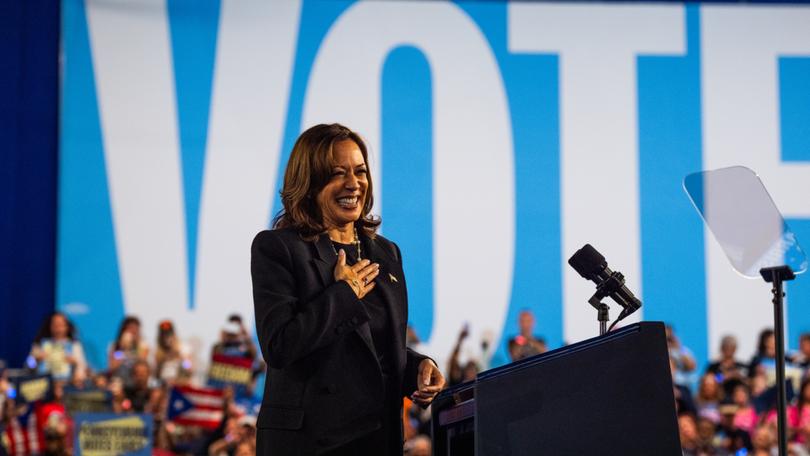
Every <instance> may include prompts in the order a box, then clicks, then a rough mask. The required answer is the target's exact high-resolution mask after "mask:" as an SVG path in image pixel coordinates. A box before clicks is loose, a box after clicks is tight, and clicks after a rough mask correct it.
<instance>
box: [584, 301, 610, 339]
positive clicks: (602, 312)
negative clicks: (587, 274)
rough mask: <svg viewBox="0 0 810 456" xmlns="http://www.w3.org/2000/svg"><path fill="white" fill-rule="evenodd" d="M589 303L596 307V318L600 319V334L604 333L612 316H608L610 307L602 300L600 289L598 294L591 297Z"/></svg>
mask: <svg viewBox="0 0 810 456" xmlns="http://www.w3.org/2000/svg"><path fill="white" fill-rule="evenodd" d="M588 304H590V305H592V306H593V307H594V309H596V320H597V321H599V335H600V336H601V335H604V334H605V333H606V332H607V322H608V321H610V317H609V316H608V312H609V311H610V307H608V305H607V304H605V303H604V302H602V301H601V298H600V297H599V291H598V290H597V292H596V294H595V295H593V296H591V299H589V300H588Z"/></svg>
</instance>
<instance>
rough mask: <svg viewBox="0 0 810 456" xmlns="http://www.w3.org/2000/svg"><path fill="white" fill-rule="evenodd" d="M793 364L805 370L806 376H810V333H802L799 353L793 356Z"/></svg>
mask: <svg viewBox="0 0 810 456" xmlns="http://www.w3.org/2000/svg"><path fill="white" fill-rule="evenodd" d="M791 361H792V362H793V364H796V365H797V366H799V367H801V368H802V369H804V375H805V376H807V375H810V373H809V372H808V370H809V369H810V332H806V333H802V334H801V335H800V336H799V351H798V352H797V353H796V354H794V355H793V357H792V359H791Z"/></svg>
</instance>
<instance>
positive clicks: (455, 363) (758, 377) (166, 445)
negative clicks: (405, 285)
mask: <svg viewBox="0 0 810 456" xmlns="http://www.w3.org/2000/svg"><path fill="white" fill-rule="evenodd" d="M534 324H535V320H534V316H533V315H532V313H531V312H530V311H523V312H521V313H520V315H519V318H518V331H517V334H516V335H515V336H514V337H512V338H511V339H509V341H508V353H509V356H510V358H511V359H512V360H513V361H515V360H519V359H523V358H526V357H529V356H533V355H536V354H540V353H543V352H545V351H546V350H547V346H546V343H545V341H544V340H543V338H542V337H540V336H537V335H536V334H534ZM469 333H470V332H469V328H468V327H467V326H466V325H465V326H464V327H463V328H462V329H461V331H460V332H459V336H458V339H457V341H456V344H455V346H454V348H453V351H452V352H451V353H450V356H448V358H447V365H446V368H445V372H446V374H447V375H446V378H447V380H448V385H450V386H452V385H456V384H459V383H463V382H467V381H470V380H473V379H475V376H476V375H477V374H478V373H479V372H480V371H481V370H483V369H484V368H486V364H485V362H486V359H487V358H488V357H489V356H491V354H490V353H489V348H490V347H489V341H486V340H485V341H482V343H481V346H480V351H478V354H479V355H480V356H468V357H467V358H468V359H465V360H464V361H463V362H462V361H461V360H460V359H461V355H460V354H461V351H462V345H463V344H464V343H465V341H466V340H468V338H469ZM408 336H409V344H410V345H417V344H418V338H417V337H416V334H415V333H414V332H413V330H411V329H409V334H408ZM667 342H668V345H669V352H670V366H671V370H672V378H673V385H674V390H673V393H674V397H675V402H676V411H677V417H678V426H679V431H680V439H681V445H682V447H683V450H684V454H685V455H701V456H703V455H738V454H753V455H771V454H775V451H776V443H777V437H776V420H777V419H776V411H775V409H776V392H775V366H776V348H775V347H776V346H775V338H774V332H773V331H772V330H770V329H766V330H763V331H762V333H761V334H760V335H759V342H758V345H757V351H756V353H755V354H754V356H753V357H752V358H751V359H750V360H748V361H746V362H744V361H742V360H741V359H740V358H739V357H738V355H737V341H736V339H735V338H734V337H733V336H725V337H723V338H722V340H721V343H720V347H719V354H718V356H717V358H716V359H713V360H711V361H710V362H709V363H708V364H707V366H705V368H703V369H701V368H700V367H699V366H698V365H697V362H696V360H695V357H694V355H693V354H692V352H691V351H690V350H689V349H688V348H687V347H686V346H684V345H683V344H682V343H681V342H680V341H679V339H678V337H677V335H676V334H675V331H674V329H673V328H672V327H669V326H668V327H667ZM477 348H478V347H477ZM211 355H212V357H213V356H214V355H224V356H229V357H237V358H242V359H244V360H250V363H252V364H249V365H251V366H252V367H251V372H252V377H251V382H250V384H249V385H247V386H246V387H245V388H234V387H233V386H232V385H219V388H220V390H221V393H222V396H221V397H222V402H221V403H222V406H221V412H222V413H221V415H220V416H221V419H220V420H219V422H218V424H217V425H216V427H208V428H206V427H199V426H195V425H188V424H185V423H183V422H182V421H180V422H176V421H173V420H172V419H171V417H170V413H169V410H168V409H169V402H170V397H171V391H172V389H173V388H177V387H182V386H188V385H194V384H196V383H199V378H200V376H199V375H197V374H199V372H197V371H198V370H199V368H198V366H195V365H194V364H193V359H194V356H193V354H192V353H191V350H190V349H189V347H188V346H187V345H186V344H184V343H183V342H182V339H181V337H180V335H179V334H178V332H177V329H176V328H175V325H174V323H173V322H171V321H168V320H165V321H162V322H160V323H159V326H158V328H157V338H156V340H155V342H154V344H150V343H149V341H147V340H145V338H144V337H143V336H142V334H141V323H140V321H139V320H138V318H137V317H134V316H127V317H126V318H124V319H123V321H122V322H121V324H120V327H119V329H118V332H117V336H116V338H115V340H114V341H112V342H111V343H110V345H109V350H108V357H107V368H106V369H104V370H96V369H93V368H92V367H91V366H90V365H89V363H88V362H87V360H86V358H85V355H84V350H83V349H82V344H81V342H80V340H79V337H78V334H77V331H76V329H75V327H74V326H73V324H72V323H71V322H70V321H69V319H68V318H67V317H66V316H65V315H64V314H62V313H59V312H55V313H53V314H52V315H51V316H49V317H48V318H47V320H46V321H45V322H44V323H43V325H42V328H41V329H40V331H39V333H38V334H37V335H36V337H35V338H34V341H33V343H32V347H31V353H30V356H29V357H28V359H27V361H26V366H24V367H23V368H22V369H7V368H5V366H4V365H3V364H0V412H1V413H2V414H1V415H0V416H2V424H1V426H2V428H1V429H0V436H2V442H3V445H0V454H10V455H15V454H53V455H70V454H72V451H73V446H74V439H73V434H74V432H73V431H74V425H75V423H74V422H73V419H72V416H71V410H70V408H71V407H70V404H68V402H69V401H67V400H66V399H67V397H69V396H70V394H71V392H76V391H89V390H93V391H103V392H105V393H106V396H105V397H106V398H107V400H108V402H107V404H108V412H110V413H115V414H129V413H136V414H148V415H149V416H151V418H152V421H153V423H154V425H153V426H152V428H151V430H152V446H153V452H154V454H166V455H169V454H207V455H239V456H245V455H251V454H255V435H256V413H257V410H258V406H257V404H258V402H260V401H261V398H255V397H254V396H255V394H254V387H255V384H256V381H257V380H259V379H260V376H261V374H262V372H263V371H264V368H265V366H264V364H263V362H262V361H261V356H260V355H259V353H258V351H257V348H256V345H255V343H254V342H253V339H252V337H251V336H250V332H249V331H248V329H247V328H246V327H245V325H244V323H243V322H242V319H241V318H240V316H239V315H232V316H230V317H229V319H228V320H227V321H226V322H224V324H223V326H222V330H221V334H220V340H219V341H218V342H217V343H216V344H215V345H214V346H213V347H212V349H211ZM785 362H786V365H787V372H788V379H789V380H790V381H789V383H788V399H789V401H790V402H789V407H788V410H787V424H788V439H789V445H790V452H791V453H790V454H793V455H796V456H801V455H810V333H805V334H802V335H801V337H800V340H799V350H798V351H797V352H795V353H790V354H789V355H788V356H787V358H786V360H785ZM21 374H22V375H27V376H37V375H47V376H48V377H49V378H50V385H51V386H50V389H49V393H48V394H47V397H45V398H43V400H42V401H40V403H38V404H36V409H35V410H34V409H33V408H32V407H33V406H32V405H31V404H24V403H23V402H22V401H21V399H20V397H19V396H20V395H19V392H18V391H15V390H14V382H13V381H12V380H13V379H12V378H11V377H12V376H13V375H21ZM196 386H210V385H196ZM251 404H252V405H251ZM27 415H30V416H32V417H33V418H29V419H35V426H36V427H37V432H36V434H31V435H36V436H37V437H36V438H37V439H38V440H39V441H38V442H30V441H28V439H29V434H28V433H27V432H25V431H27V429H28V428H27V427H26V424H25V423H22V422H21V420H22V419H23V418H25V417H26V416H27ZM403 418H404V420H403V422H404V427H403V431H404V439H405V446H404V452H405V454H406V455H416V456H420V455H429V454H431V441H430V409H429V408H428V409H423V408H422V407H419V406H418V405H417V404H415V403H413V402H411V401H410V400H408V399H405V401H404V406H403ZM30 439H34V437H30ZM23 441H25V442H24V444H23V443H22V442H23Z"/></svg>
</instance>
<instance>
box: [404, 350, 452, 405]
mask: <svg viewBox="0 0 810 456" xmlns="http://www.w3.org/2000/svg"><path fill="white" fill-rule="evenodd" d="M416 383H417V386H418V387H419V389H418V390H416V391H414V392H413V394H411V399H412V400H413V401H414V402H415V403H417V404H419V405H420V406H422V407H427V406H428V405H430V403H431V402H433V399H434V398H435V397H436V395H437V394H439V392H440V391H441V390H442V389H444V384H445V381H444V376H443V375H442V373H441V371H440V370H439V367H438V366H436V363H434V362H433V361H432V360H430V359H423V360H422V362H420V363H419V374H418V375H417V378H416Z"/></svg>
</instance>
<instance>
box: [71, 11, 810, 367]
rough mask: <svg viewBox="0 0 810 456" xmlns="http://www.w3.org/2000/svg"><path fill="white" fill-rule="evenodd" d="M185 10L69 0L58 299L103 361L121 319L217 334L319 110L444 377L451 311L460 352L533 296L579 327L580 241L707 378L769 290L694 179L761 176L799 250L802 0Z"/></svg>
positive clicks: (238, 300)
mask: <svg viewBox="0 0 810 456" xmlns="http://www.w3.org/2000/svg"><path fill="white" fill-rule="evenodd" d="M186 5H187V2H185V1H183V0H167V1H166V2H165V3H164V2H155V3H144V2H139V1H137V0H132V1H122V2H117V3H116V4H115V5H107V4H104V5H100V4H97V3H94V2H89V3H88V2H83V1H80V0H63V10H62V11H63V41H62V42H63V50H64V60H63V62H64V67H63V72H62V74H63V81H62V87H63V92H62V93H63V100H62V104H61V110H62V112H61V129H60V131H61V147H60V154H61V161H60V187H61V189H60V190H61V191H60V206H59V208H60V209H59V210H60V213H59V244H58V245H59V255H58V258H59V264H58V280H59V284H58V297H57V298H58V306H59V308H60V309H61V310H63V311H65V312H66V313H68V314H69V315H70V317H71V318H72V319H73V320H74V321H75V322H76V323H77V324H78V326H79V327H80V328H81V334H82V335H83V337H84V338H85V340H84V341H83V342H84V343H85V344H86V345H87V346H88V349H87V352H88V357H89V358H90V361H91V362H92V363H93V364H94V365H96V366H102V365H104V363H105V356H104V353H105V347H106V346H107V344H108V342H109V341H110V340H112V339H113V338H114V337H115V327H116V326H117V323H118V322H119V321H120V319H121V318H122V317H123V316H124V315H125V314H136V315H138V316H140V317H141V318H142V320H143V322H144V330H145V332H146V334H147V337H149V338H150V340H151V339H152V335H154V331H155V328H156V326H157V323H158V322H159V321H160V320H162V319H164V318H169V319H172V320H173V321H175V322H183V327H182V331H181V336H182V337H193V338H195V339H196V340H199V341H201V342H203V343H207V344H212V343H213V342H214V340H215V339H216V337H217V335H218V333H219V331H218V329H219V327H220V325H221V324H222V323H223V322H224V321H225V319H226V317H227V316H228V315H229V314H230V313H233V312H239V313H242V314H243V315H244V316H246V317H249V316H250V315H252V313H253V312H252V296H251V285H250V273H249V262H250V248H249V247H250V243H251V240H252V238H253V236H254V235H255V234H256V233H257V232H258V231H260V230H262V229H265V228H267V227H268V226H269V224H270V220H271V219H272V217H273V215H274V214H276V213H277V212H278V211H279V209H280V202H279V198H278V190H279V187H280V185H281V176H282V175H283V172H284V167H285V165H286V160H287V157H288V156H289V152H290V150H291V148H292V145H293V143H294V141H295V139H296V137H297V136H298V135H299V134H300V132H301V131H303V130H304V129H306V128H307V127H309V126H311V125H313V124H316V123H320V122H341V123H344V124H346V125H348V126H349V127H351V128H352V129H354V130H357V131H358V132H360V133H361V135H362V136H363V137H364V138H365V139H366V141H367V143H368V145H369V149H370V153H371V157H370V163H369V165H370V170H371V172H372V175H373V177H374V179H375V192H376V194H375V195H374V197H375V209H374V211H375V212H376V213H377V214H379V215H380V216H381V217H382V220H383V224H382V233H383V234H384V235H385V236H386V237H389V238H391V239H392V240H394V241H395V242H397V243H398V244H399V246H400V247H401V250H402V253H403V261H404V268H405V272H406V275H407V284H408V295H409V298H410V300H409V301H410V303H409V304H410V313H409V315H410V320H411V324H412V326H413V327H414V329H415V331H416V333H417V335H418V336H419V337H420V339H421V341H422V343H423V347H422V349H423V351H424V352H426V353H428V354H430V355H431V356H433V357H434V358H436V359H438V360H440V362H441V360H442V359H443V358H444V357H446V356H447V355H448V354H449V353H450V352H451V350H452V348H453V345H454V343H455V341H456V339H457V335H458V333H459V331H460V330H461V328H462V327H463V326H464V325H465V324H466V325H468V326H469V328H470V337H469V338H468V344H469V346H467V347H465V348H464V350H463V354H465V353H466V354H465V356H469V357H475V358H477V359H478V360H479V362H483V364H484V365H487V364H489V365H498V364H502V363H504V362H506V361H507V360H508V358H507V352H506V342H507V341H508V340H509V338H510V337H512V336H513V335H514V334H515V333H516V332H517V324H516V321H517V316H518V314H519V313H520V311H521V310H523V309H529V310H532V311H533V312H534V313H535V315H536V318H537V326H536V327H535V329H534V333H536V334H540V335H542V336H544V337H545V339H546V341H547V342H548V345H549V347H550V348H556V347H558V346H560V345H561V344H563V343H565V342H576V341H579V340H582V339H585V338H588V337H592V336H595V335H596V334H597V332H598V331H597V328H598V325H597V322H596V314H595V311H593V309H592V308H591V307H590V306H589V305H588V304H587V299H588V297H589V296H590V295H591V294H592V293H593V287H592V285H591V284H589V283H586V282H585V281H583V280H582V279H581V278H580V277H579V276H578V275H577V274H576V272H575V271H573V270H571V269H570V268H568V267H567V265H566V264H565V262H566V260H567V259H568V257H570V256H571V254H573V252H574V251H576V250H577V249H579V248H581V247H582V246H583V245H584V244H586V243H590V244H592V245H593V246H594V247H596V248H597V249H598V250H599V251H600V252H602V253H603V254H604V255H605V257H606V258H607V260H608V262H609V265H610V267H611V269H613V270H620V271H621V272H622V273H624V275H625V277H626V278H627V285H628V287H629V288H631V289H632V290H633V291H634V292H635V293H636V294H637V295H638V296H639V297H640V298H641V300H642V301H643V302H644V306H643V307H642V309H641V310H640V311H639V312H637V313H636V315H635V318H636V319H640V318H643V319H645V320H664V321H667V322H669V323H672V324H673V325H674V328H675V331H676V332H677V335H678V338H679V339H680V340H681V341H682V343H683V344H684V345H686V346H687V347H689V348H690V349H691V350H692V352H694V353H695V354H696V357H697V359H698V361H699V362H700V363H701V364H702V363H703V362H705V361H706V360H707V359H708V358H709V357H710V356H712V355H713V354H714V353H715V352H716V347H717V346H718V343H719V340H720V338H721V337H722V336H723V335H726V334H734V335H736V336H737V338H738V339H739V353H738V356H739V357H741V358H746V357H748V356H749V355H750V354H752V353H753V351H754V348H755V344H756V335H757V333H758V332H759V330H761V329H762V328H763V327H764V326H766V325H767V323H766V322H768V321H770V312H771V308H770V303H769V299H770V298H769V296H768V293H767V287H765V286H763V285H762V284H761V283H756V282H749V281H745V280H744V279H742V278H740V277H739V276H737V275H735V274H734V273H733V272H732V271H731V268H730V267H729V266H728V264H727V263H726V262H725V258H724V257H723V254H722V252H721V251H720V250H719V248H718V247H717V246H716V245H715V244H714V241H713V239H711V238H710V237H706V233H705V231H704V227H703V225H702V222H701V220H700V218H699V217H698V216H697V215H696V214H695V213H694V211H693V209H692V208H691V207H690V203H689V200H688V198H687V197H686V195H685V194H684V192H683V189H682V185H681V183H682V179H683V177H684V176H686V175H687V174H689V173H692V172H694V171H698V170H701V169H716V168H721V167H725V166H732V165H743V166H747V167H749V168H751V169H753V170H755V171H756V172H757V173H758V174H759V175H760V176H761V178H762V180H763V182H764V183H765V185H766V187H767V188H768V190H769V191H770V192H771V194H772V196H773V198H774V201H775V203H776V205H777V206H778V207H779V208H780V209H781V210H782V212H783V213H784V214H785V216H786V220H787V222H788V223H789V224H790V226H791V229H792V230H793V232H794V233H796V235H797V237H798V239H799V241H800V242H801V241H802V240H803V239H810V222H808V221H809V220H810V202H809V201H808V199H807V198H806V197H805V195H807V194H810V167H808V166H807V163H806V162H807V161H808V160H810V153H808V151H810V139H809V138H810V135H808V134H807V131H806V128H805V126H806V125H807V122H805V120H806V119H808V118H810V105H808V104H807V103H805V102H803V101H802V100H807V99H808V94H810V27H807V24H808V23H810V7H808V6H804V5H790V6H784V5H783V6H773V7H772V6H763V5H757V6H747V5H719V4H678V3H673V2H667V3H664V4H662V3H650V4H645V3H632V4H624V3H603V4H596V5H594V4H587V5H583V4H570V3H549V2H536V3H535V2H520V1H516V2H475V1H469V2H465V1H459V2H452V3H450V2H433V1H409V2H353V1H335V0H303V1H295V0H279V1H247V0H246V1H239V2H220V1H218V0H202V1H198V2H195V3H194V8H188V7H186ZM133 11H138V13H137V14H133ZM414 24H419V26H418V27H415V26H414ZM649 24H656V25H655V27H650V26H649ZM754 30H755V32H754ZM122 37H126V38H127V39H122ZM372 37H373V38H372ZM805 243H810V241H805ZM805 281H806V280H803V278H800V279H799V280H797V281H796V282H795V284H793V283H792V284H791V290H790V292H789V296H790V297H791V302H790V305H789V307H788V310H787V313H788V318H787V337H788V341H789V343H790V345H791V346H792V347H795V346H796V345H797V341H798V335H799V334H800V333H802V332H805V331H810V317H808V316H809V315H810V285H808V284H805V283H804V282H805ZM617 314H618V310H613V311H612V312H611V315H612V316H615V315H617ZM248 323H249V322H248ZM209 346H210V345H209ZM483 346H486V347H488V349H487V350H485V351H483V350H482V348H481V347H483Z"/></svg>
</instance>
